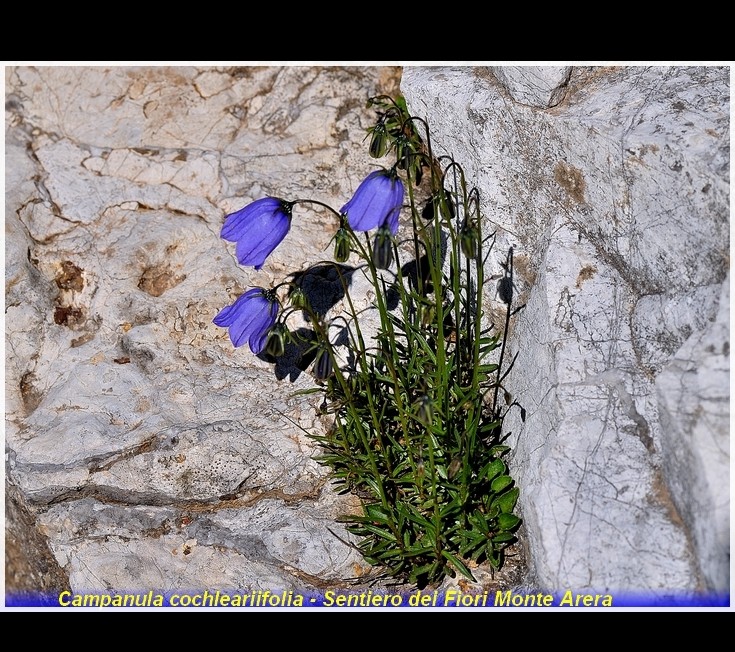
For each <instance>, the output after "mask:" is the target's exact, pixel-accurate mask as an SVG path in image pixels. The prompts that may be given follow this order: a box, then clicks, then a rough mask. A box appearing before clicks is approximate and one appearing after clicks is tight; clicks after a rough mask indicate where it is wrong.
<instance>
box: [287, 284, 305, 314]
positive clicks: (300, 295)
mask: <svg viewBox="0 0 735 652" xmlns="http://www.w3.org/2000/svg"><path fill="white" fill-rule="evenodd" d="M288 299H289V301H290V302H291V305H292V306H293V307H294V308H297V309H301V310H303V309H304V308H308V307H309V300H308V299H307V298H306V295H305V294H304V291H303V290H302V289H301V288H300V287H298V286H296V285H294V286H292V287H291V292H290V293H289V295H288Z"/></svg>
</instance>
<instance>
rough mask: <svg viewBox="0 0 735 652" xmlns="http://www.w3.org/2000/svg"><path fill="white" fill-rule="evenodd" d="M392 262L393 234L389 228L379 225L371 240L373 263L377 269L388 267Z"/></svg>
mask: <svg viewBox="0 0 735 652" xmlns="http://www.w3.org/2000/svg"><path fill="white" fill-rule="evenodd" d="M392 262H393V236H392V234H391V230H390V228H388V227H386V226H381V227H380V228H379V229H378V230H377V232H376V233H375V240H373V264H374V265H375V267H376V268H378V269H388V268H389V267H390V265H391V263H392Z"/></svg>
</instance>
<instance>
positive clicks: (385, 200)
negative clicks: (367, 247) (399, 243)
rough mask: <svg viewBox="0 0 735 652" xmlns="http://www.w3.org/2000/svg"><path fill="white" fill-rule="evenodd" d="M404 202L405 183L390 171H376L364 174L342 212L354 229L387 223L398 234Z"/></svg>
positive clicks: (376, 226) (364, 228) (365, 229)
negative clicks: (365, 175)
mask: <svg viewBox="0 0 735 652" xmlns="http://www.w3.org/2000/svg"><path fill="white" fill-rule="evenodd" d="M402 205H403V182H402V181H401V180H400V179H399V178H398V177H397V176H395V174H394V173H393V172H391V171H390V170H376V171H375V172H371V173H370V174H369V175H368V176H367V177H365V179H364V180H363V182H362V183H361V184H360V185H359V186H358V188H357V190H356V191H355V194H354V195H353V196H352V199H350V201H348V202H347V203H346V204H345V205H344V206H343V207H342V211H341V212H342V214H343V215H347V221H348V222H349V224H350V226H351V227H352V230H353V231H370V230H371V229H376V228H378V227H379V226H388V227H389V228H390V230H391V233H392V234H393V235H395V234H396V233H397V232H398V214H399V213H400V212H401V206H402Z"/></svg>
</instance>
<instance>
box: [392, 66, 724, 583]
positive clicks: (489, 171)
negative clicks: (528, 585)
mask: <svg viewBox="0 0 735 652" xmlns="http://www.w3.org/2000/svg"><path fill="white" fill-rule="evenodd" d="M525 72H526V73H528V74H530V72H533V75H532V76H533V77H534V79H530V80H529V78H528V74H525V75H524V74H523V73H524V71H523V70H520V71H519V70H518V69H517V68H513V69H512V70H498V69H492V70H491V69H487V68H478V69H473V68H407V69H405V70H404V73H403V77H402V83H401V88H402V91H403V93H404V94H405V95H406V98H407V100H408V105H409V109H410V110H411V112H412V113H414V114H415V115H418V116H420V117H424V118H426V119H428V121H429V123H430V125H431V127H432V132H433V133H432V138H433V143H434V145H435V147H437V149H439V150H440V152H446V153H451V154H453V155H454V157H455V158H456V160H457V161H459V162H460V163H461V164H462V165H463V166H464V167H465V171H466V172H467V174H468V177H469V178H471V179H473V180H474V181H475V183H476V185H477V186H478V188H479V189H480V192H481V196H482V198H483V208H484V213H485V215H486V218H487V220H488V223H489V224H490V225H491V226H495V227H497V228H498V243H499V244H500V245H501V248H502V246H505V247H506V248H507V247H508V246H511V245H512V246H514V250H515V277H514V280H515V285H516V300H517V302H518V304H525V308H524V309H523V310H521V311H520V312H519V313H518V315H517V316H516V318H515V319H514V321H513V322H512V325H511V342H510V346H511V350H512V352H517V353H518V358H517V361H516V363H515V367H514V369H513V371H512V373H511V375H510V376H509V377H508V381H507V382H508V389H509V390H510V391H511V392H512V394H513V396H514V397H515V398H516V399H517V400H518V401H520V403H521V404H522V405H523V406H524V407H525V408H526V413H527V419H526V421H525V423H522V422H521V421H520V418H519V413H518V412H517V411H515V410H514V411H512V412H511V413H510V414H509V415H508V418H507V420H506V426H507V427H508V428H509V429H510V430H511V431H512V432H513V433H514V435H513V437H512V438H511V440H510V441H511V442H512V444H513V446H514V451H515V456H514V459H513V471H514V473H515V474H516V477H517V479H518V484H519V486H520V487H521V504H522V509H523V515H524V519H525V534H526V537H527V541H528V545H529V554H530V563H531V565H532V567H533V569H534V571H535V574H536V578H537V582H538V584H539V585H540V586H542V587H545V588H548V589H549V590H564V589H567V588H571V589H576V590H584V591H611V590H615V591H625V592H629V593H630V592H641V593H655V594H656V595H661V594H662V593H666V592H669V593H675V592H690V591H696V590H711V591H720V592H722V591H727V589H728V587H729V582H730V580H729V555H728V549H729V536H728V533H729V500H730V497H729V403H728V398H729V381H728V374H729V316H728V313H729V293H728V292H727V286H728V283H729V276H728V269H729V256H728V250H729V185H728V178H729V129H730V123H729V71H728V70H727V68H723V67H714V66H711V67H697V66H694V67H619V68H573V69H572V70H571V71H570V72H569V75H568V79H567V80H566V85H565V86H564V89H563V91H564V92H563V93H562V94H558V96H557V97H556V98H555V99H557V100H560V101H559V103H558V104H556V105H555V102H554V101H547V100H546V99H545V98H546V97H547V95H546V94H545V93H546V91H544V93H543V94H542V93H540V92H539V84H538V81H537V80H538V79H539V78H541V79H545V80H546V81H547V82H548V83H547V84H546V86H545V87H544V88H546V90H552V91H553V89H554V88H559V87H560V85H564V82H563V81H560V80H562V79H563V78H564V74H563V72H562V71H560V70H559V69H558V68H553V69H550V70H548V71H547V74H541V75H539V74H538V69H534V70H533V71H530V72H529V71H525ZM554 80H556V81H554ZM557 82H558V83H557ZM549 97H550V96H549ZM549 106H551V107H552V108H546V107H549ZM498 257H499V256H498ZM497 263H498V261H496V260H491V261H490V264H491V265H492V266H493V267H494V269H493V270H490V271H495V270H497ZM489 290H490V288H489ZM492 290H493V291H490V292H489V295H488V298H489V299H496V298H497V297H496V296H494V295H495V292H494V289H492Z"/></svg>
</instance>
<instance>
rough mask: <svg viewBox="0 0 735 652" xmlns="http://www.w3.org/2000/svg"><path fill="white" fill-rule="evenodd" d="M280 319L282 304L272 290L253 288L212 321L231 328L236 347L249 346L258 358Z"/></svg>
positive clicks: (231, 337) (223, 309) (230, 332)
mask: <svg viewBox="0 0 735 652" xmlns="http://www.w3.org/2000/svg"><path fill="white" fill-rule="evenodd" d="M277 317H278V300H277V299H276V295H275V293H274V292H273V291H272V290H264V289H263V288H253V289H251V290H248V291H247V292H245V293H244V294H241V295H240V296H239V297H238V298H237V300H236V301H235V303H233V304H232V305H230V306H227V307H226V308H222V310H220V311H219V313H217V316H216V317H215V318H214V319H213V320H212V321H213V322H214V323H215V324H216V325H217V326H224V327H226V328H229V335H230V340H231V341H232V344H233V345H234V346H235V347H238V346H242V345H243V344H245V342H246V341H247V343H248V344H249V345H250V350H251V351H252V352H253V353H255V355H258V354H259V353H261V352H262V351H263V349H264V348H265V344H266V341H267V340H268V331H270V329H271V327H272V326H273V324H275V322H276V318H277Z"/></svg>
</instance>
